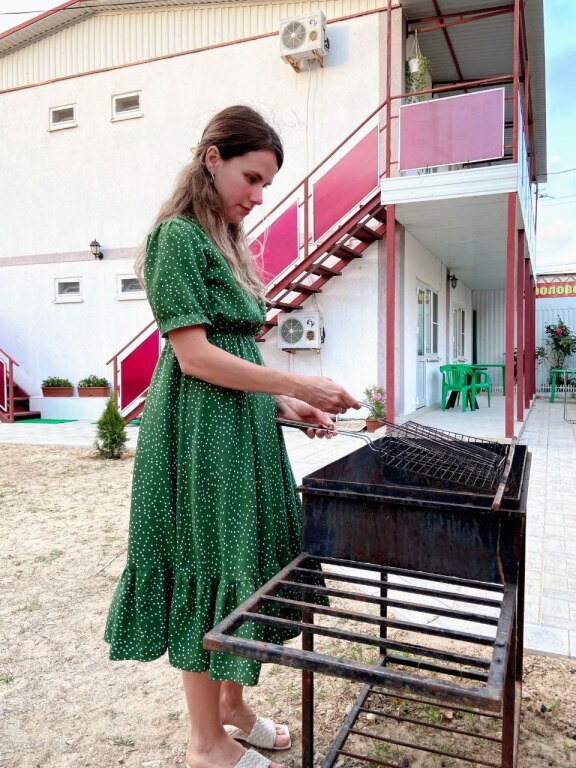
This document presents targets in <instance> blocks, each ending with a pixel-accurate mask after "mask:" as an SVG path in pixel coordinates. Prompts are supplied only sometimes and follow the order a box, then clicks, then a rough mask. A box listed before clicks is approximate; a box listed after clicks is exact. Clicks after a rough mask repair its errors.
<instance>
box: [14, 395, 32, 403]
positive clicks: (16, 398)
mask: <svg viewBox="0 0 576 768" xmlns="http://www.w3.org/2000/svg"><path fill="white" fill-rule="evenodd" d="M24 400H30V395H14V402H15V403H19V402H22V401H24Z"/></svg>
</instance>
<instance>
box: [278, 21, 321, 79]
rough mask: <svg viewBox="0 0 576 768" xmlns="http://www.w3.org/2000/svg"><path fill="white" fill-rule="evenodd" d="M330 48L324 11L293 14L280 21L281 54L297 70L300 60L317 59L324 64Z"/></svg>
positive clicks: (298, 69)
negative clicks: (299, 14) (301, 14)
mask: <svg viewBox="0 0 576 768" xmlns="http://www.w3.org/2000/svg"><path fill="white" fill-rule="evenodd" d="M329 48H330V43H329V42H328V38H327V37H326V19H325V17H324V14H323V13H322V11H315V12H314V13H307V14H305V15H303V16H292V17H291V18H289V19H282V21H281V22H280V56H282V58H283V59H284V61H287V62H288V63H289V64H290V65H291V66H292V67H293V68H294V69H295V70H296V71H297V72H299V71H300V62H302V61H306V60H311V59H316V60H317V61H318V62H319V63H320V65H321V66H323V59H324V56H325V55H326V53H327V51H328V49H329Z"/></svg>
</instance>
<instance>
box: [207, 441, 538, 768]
mask: <svg viewBox="0 0 576 768" xmlns="http://www.w3.org/2000/svg"><path fill="white" fill-rule="evenodd" d="M435 432H437V431H435ZM437 437H438V435H432V437H431V436H430V434H421V435H414V434H407V433H406V431H405V432H398V433H397V434H394V430H392V432H391V433H389V435H388V436H385V437H382V438H379V439H376V440H374V441H373V442H372V443H371V444H370V445H365V446H363V447H361V448H359V449H358V450H356V451H354V452H353V453H351V454H349V455H347V456H345V457H343V458H341V459H339V460H337V461H335V462H333V463H331V464H328V465H327V466H325V467H323V468H321V469H319V470H317V471H315V472H312V473H311V474H309V475H307V476H306V477H305V478H304V479H303V481H302V485H301V487H300V490H301V492H302V497H303V552H302V553H301V554H300V555H299V556H298V557H297V558H296V559H295V560H293V561H292V562H291V563H290V564H289V565H288V566H287V567H286V568H284V569H283V570H282V571H281V572H280V573H279V574H278V575H277V576H276V577H275V578H273V579H272V580H270V581H269V582H268V583H267V584H265V585H264V586H263V587H262V588H261V589H260V590H258V591H257V592H255V593H254V595H252V597H251V598H249V599H248V600H247V601H246V602H245V603H244V604H243V605H241V606H240V607H239V608H238V609H236V610H235V611H234V612H233V613H232V614H230V616H228V617H227V618H226V619H225V620H224V621H223V622H221V623H220V624H219V625H218V626H216V627H215V628H214V629H213V630H211V631H210V632H208V634H207V635H206V636H205V639H204V645H205V647H206V648H207V649H209V650H214V651H220V652H227V653H233V654H236V655H240V656H247V657H249V658H253V659H257V660H259V661H263V662H276V663H278V664H282V665H286V666H288V667H295V668H300V669H302V686H303V696H302V766H303V768H312V766H313V765H314V728H313V721H314V718H313V712H314V673H315V672H321V673H324V674H328V675H334V676H337V677H342V678H346V679H348V680H352V681H356V682H358V683H362V684H363V686H362V688H361V690H360V692H359V695H358V698H357V700H356V702H355V704H354V705H353V707H352V709H351V711H350V713H349V715H348V716H347V718H346V720H345V722H344V723H343V724H342V726H341V728H340V731H339V733H338V734H337V736H336V738H335V740H334V742H333V744H332V747H331V749H330V751H329V753H328V754H327V755H325V756H324V761H323V763H322V768H329V767H331V766H333V765H334V764H335V763H336V761H337V760H338V759H339V758H340V757H343V756H347V757H348V758H349V759H353V760H356V761H357V762H355V763H353V765H359V766H360V765H364V764H366V765H368V764H370V765H382V766H389V767H390V768H409V766H410V765H412V764H413V763H414V764H416V763H417V764H418V765H425V766H432V765H434V766H436V765H442V764H444V765H462V766H469V765H481V766H493V768H514V766H516V765H517V752H518V733H519V717H520V700H521V681H522V629H523V601H524V565H525V511H526V494H527V487H528V477H529V463H530V457H529V454H528V453H527V450H526V448H525V446H517V445H516V444H515V442H513V443H512V444H510V445H502V444H500V443H490V442H487V441H478V440H475V439H470V438H468V439H467V440H459V438H458V436H455V437H454V436H452V437H448V438H447V439H448V440H449V442H452V443H453V444H452V447H451V452H452V458H453V457H455V459H454V462H455V464H454V462H453V464H452V469H454V466H455V465H458V466H459V467H460V469H459V470H458V471H455V472H451V474H450V477H446V476H445V473H440V475H439V474H438V473H436V472H435V471H432V472H430V471H428V470H429V468H426V467H424V468H417V469H416V470H414V454H415V453H416V454H418V453H425V452H426V451H429V450H430V440H431V439H433V438H434V439H436V438H437ZM441 437H442V436H440V438H441ZM464 443H465V444H466V445H464ZM406 444H408V446H409V447H410V449H411V450H410V455H409V456H407V457H405V460H404V461H403V460H400V459H399V458H398V453H402V449H403V448H404V447H405V446H406ZM395 446H396V450H395ZM461 448H464V449H465V450H463V451H460V449H461ZM476 448H478V449H479V452H478V454H477V456H481V457H483V459H485V460H486V461H487V464H486V465H485V469H486V471H485V472H484V471H483V472H482V473H480V474H482V479H481V481H479V473H478V471H477V470H478V466H477V464H478V460H476V464H475V461H474V459H473V458H471V457H470V455H468V457H467V458H463V456H464V455H465V454H466V451H468V450H472V452H474V450H475V449H476ZM412 449H413V450H412ZM484 452H487V453H489V454H492V456H491V457H487V456H483V453H484ZM436 459H438V454H436ZM451 460H452V459H451V457H450V456H448V457H447V460H446V461H447V463H448V464H450V461H451ZM439 463H440V464H441V463H442V460H439ZM480 463H482V462H480ZM466 466H468V467H469V469H470V472H469V473H468V476H466V473H465V472H464V469H463V468H465V467H466ZM489 466H491V469H487V468H488V467H489ZM319 570H322V573H321V574H320V575H319ZM328 599H331V604H330V605H328ZM279 605H283V606H285V607H290V608H293V609H297V610H298V611H299V616H300V618H299V620H288V619H282V618H278V617H277V616H273V615H268V614H271V613H273V612H274V608H277V607H278V606H279ZM275 612H276V613H277V611H275ZM248 622H255V623H260V624H264V625H266V626H268V627H282V628H290V629H292V630H299V631H301V632H302V648H301V649H298V648H295V647H287V646H277V645H274V644H272V643H264V642H260V641H255V640H249V639H246V638H242V637H237V636H235V633H237V632H238V630H239V629H240V628H241V627H242V626H243V625H244V624H246V623H248ZM446 641H449V647H448V648H446V647H444V646H445V645H446ZM327 643H331V645H328V646H327ZM443 644H444V645H443ZM334 647H336V651H335V650H334ZM358 648H360V649H361V653H358V652H356V651H355V650H354V649H358ZM326 649H327V650H326ZM431 708H432V710H431ZM430 711H435V712H446V711H448V712H449V713H450V718H451V719H450V720H449V721H447V722H443V721H438V720H437V719H434V718H430V716H429V715H426V712H428V713H429V712H430ZM367 715H369V716H370V717H372V718H375V722H376V723H378V728H376V729H375V728H373V727H369V728H367V727H366V716H367ZM385 723H390V724H391V725H392V728H386V727H385V726H384V725H383V724H385ZM485 723H488V725H487V727H484V724H485ZM375 745H376V746H375ZM423 754H425V755H426V756H427V758H426V759H428V760H429V762H424V763H421V762H417V759H419V760H422V755H423ZM444 759H446V760H448V762H445V763H442V762H440V761H441V760H444ZM435 760H438V761H439V762H433V761H435Z"/></svg>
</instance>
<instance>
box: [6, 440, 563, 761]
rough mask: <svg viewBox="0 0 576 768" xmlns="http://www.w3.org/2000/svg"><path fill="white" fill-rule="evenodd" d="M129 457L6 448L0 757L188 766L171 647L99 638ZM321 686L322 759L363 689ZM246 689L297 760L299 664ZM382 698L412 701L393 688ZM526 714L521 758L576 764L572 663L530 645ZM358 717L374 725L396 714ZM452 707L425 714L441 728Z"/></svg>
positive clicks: (380, 752)
mask: <svg viewBox="0 0 576 768" xmlns="http://www.w3.org/2000/svg"><path fill="white" fill-rule="evenodd" d="M132 464H133V457H132V456H127V457H125V458H124V459H122V460H120V461H106V460H101V459H97V458H96V457H95V456H94V455H93V453H92V451H90V450H87V449H86V450H80V449H78V450H76V449H57V448H44V447H29V446H7V445H1V446H0V510H1V514H0V552H1V560H0V593H1V602H0V768H68V766H89V767H90V768H112V766H116V765H117V766H126V767H127V768H132V767H136V766H138V767H139V768H173V767H174V766H177V767H178V768H183V754H184V748H185V744H186V738H187V722H186V720H187V718H186V711H185V706H184V700H183V695H182V692H181V687H180V673H179V672H178V671H177V670H175V669H173V668H171V667H170V666H169V665H168V663H167V661H166V659H165V658H163V659H160V660H158V661H155V662H151V663H148V664H141V663H138V662H114V663H112V662H109V661H108V659H107V646H106V644H105V643H104V642H103V640H102V634H103V628H104V623H105V619H106V613H107V609H108V605H109V602H110V598H111V597H112V593H113V590H114V586H115V583H116V581H117V580H118V577H119V575H120V573H121V571H122V568H123V565H124V558H125V554H124V548H125V544H126V533H127V525H128V512H129V493H130V482H131V471H132ZM316 691H317V702H316V750H317V757H318V764H320V761H321V759H322V757H323V756H324V755H325V754H326V752H327V750H328V748H329V745H330V743H331V741H332V739H333V737H334V735H335V733H336V731H337V729H338V727H339V724H340V723H341V721H342V720H343V718H344V717H345V714H346V712H347V711H348V709H349V707H350V706H351V704H352V702H353V701H354V698H355V696H356V694H357V691H358V686H357V685H356V684H350V683H347V682H345V681H343V680H341V679H337V678H332V677H325V676H320V675H318V676H317V681H316ZM250 699H251V701H252V703H253V704H254V706H255V708H256V709H257V710H258V711H260V712H262V713H263V714H266V715H268V716H271V717H273V718H275V719H276V720H277V721H278V722H287V723H289V724H290V727H291V729H292V734H293V746H292V749H291V750H290V751H289V752H286V753H282V759H283V761H284V762H285V763H286V765H287V766H289V768H297V766H299V765H300V738H299V732H300V728H299V716H300V701H301V693H300V673H299V672H298V671H297V670H290V669H288V668H286V667H275V666H271V665H266V666H265V668H264V672H263V675H262V680H261V685H259V686H258V687H257V688H255V689H252V690H251V691H250ZM387 707H388V709H387V711H388V712H394V711H401V712H402V713H404V714H405V713H406V711H407V710H406V708H405V707H406V704H405V703H402V702H401V701H400V700H398V699H391V700H390V701H389V703H388V705H387ZM403 707H404V709H402V708H403ZM381 709H382V708H381ZM522 711H523V715H522V724H521V753H520V760H519V765H520V768H543V767H544V766H562V767H563V768H576V663H574V662H571V661H569V660H563V659H552V658H544V657H538V656H530V655H529V656H527V657H526V659H525V667H524V694H523V702H522ZM420 714H422V713H420ZM362 717H363V724H365V725H366V726H367V727H369V728H371V729H375V730H374V732H376V733H378V727H379V726H382V727H385V723H386V722H392V723H394V721H390V720H386V719H385V718H384V717H383V716H380V715H374V714H371V713H367V714H366V715H363V716H362ZM460 717H461V716H460V715H459V713H458V712H456V711H451V710H449V711H446V710H445V709H442V710H437V711H435V710H434V708H430V709H429V710H427V711H426V712H425V713H424V720H426V718H427V719H428V721H429V722H437V723H440V724H442V723H444V724H445V725H451V724H453V723H455V722H456V721H457V720H458V719H459V718H460ZM398 733H400V731H398ZM375 744H376V746H375V747H374V752H373V754H372V753H370V754H371V757H373V758H374V760H375V761H376V760H380V763H378V762H374V763H372V764H373V765H378V764H380V765H399V766H405V768H416V766H422V767H423V768H436V767H437V766H438V768H442V766H453V765H454V766H460V765H462V766H467V765H470V763H469V762H468V761H462V760H458V761H455V760H453V759H452V758H440V757H435V756H433V755H430V756H427V757H425V758H422V757H414V758H412V757H411V758H409V759H404V762H402V761H400V762H398V759H399V758H397V755H396V754H395V753H394V751H392V752H389V751H388V752H387V751H386V750H387V749H388V748H387V747H382V746H381V745H380V747H379V743H378V742H377V741H376V742H375ZM460 751H462V747H461V748H460ZM369 764H370V763H366V762H364V763H360V762H358V761H355V760H354V759H353V758H340V762H339V766H341V767H342V768H344V767H346V768H352V767H353V766H359V765H364V766H366V765H369ZM486 764H489V763H488V762H487V763H486Z"/></svg>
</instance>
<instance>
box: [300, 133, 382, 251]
mask: <svg viewBox="0 0 576 768" xmlns="http://www.w3.org/2000/svg"><path fill="white" fill-rule="evenodd" d="M377 186H378V128H377V127H376V128H374V129H373V130H371V131H370V133H368V134H367V135H366V136H365V137H364V138H363V139H362V140H361V141H360V142H359V143H358V144H356V146H355V147H354V148H353V149H351V150H350V152H348V154H347V155H345V156H344V157H343V158H342V159H341V160H339V161H338V162H337V163H336V165H334V166H333V167H332V168H331V169H330V170H329V171H328V173H326V174H325V175H324V176H322V178H321V179H319V180H318V181H317V182H316V183H315V184H314V187H313V189H314V195H313V205H314V240H320V238H321V237H322V235H324V234H325V233H326V232H328V230H329V229H331V228H332V227H333V226H334V225H335V224H337V223H338V222H339V221H340V219H342V218H343V216H345V215H346V214H347V213H349V212H350V211H352V209H353V208H354V206H356V205H358V203H359V202H360V201H361V200H363V199H364V198H365V197H366V196H367V195H368V194H370V192H372V191H373V190H374V189H376V188H377Z"/></svg>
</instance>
